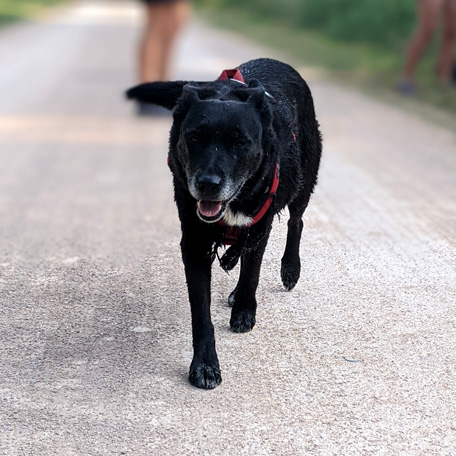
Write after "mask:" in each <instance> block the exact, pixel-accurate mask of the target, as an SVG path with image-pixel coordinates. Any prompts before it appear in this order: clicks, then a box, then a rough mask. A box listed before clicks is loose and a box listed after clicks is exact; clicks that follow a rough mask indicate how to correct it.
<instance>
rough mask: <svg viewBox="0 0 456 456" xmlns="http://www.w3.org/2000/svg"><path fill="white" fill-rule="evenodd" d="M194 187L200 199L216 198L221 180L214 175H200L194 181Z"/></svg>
mask: <svg viewBox="0 0 456 456" xmlns="http://www.w3.org/2000/svg"><path fill="white" fill-rule="evenodd" d="M196 187H197V189H198V191H199V192H200V193H201V196H202V197H206V198H211V197H217V195H218V193H219V191H220V188H221V187H222V179H221V178H220V177H219V176H217V175H216V174H202V175H201V176H200V177H199V178H198V180H197V181H196Z"/></svg>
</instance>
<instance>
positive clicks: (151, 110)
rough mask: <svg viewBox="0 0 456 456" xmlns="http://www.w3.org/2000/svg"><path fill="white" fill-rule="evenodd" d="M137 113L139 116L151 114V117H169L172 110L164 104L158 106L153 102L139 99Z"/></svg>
mask: <svg viewBox="0 0 456 456" xmlns="http://www.w3.org/2000/svg"><path fill="white" fill-rule="evenodd" d="M136 106H137V109H136V113H137V114H138V116H149V117H168V116H170V115H171V112H170V111H168V110H167V109H166V108H163V107H162V106H158V105H156V104H152V103H144V102H141V101H139V102H138V103H137V105H136Z"/></svg>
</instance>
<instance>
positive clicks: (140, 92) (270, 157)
mask: <svg viewBox="0 0 456 456" xmlns="http://www.w3.org/2000/svg"><path fill="white" fill-rule="evenodd" d="M238 69H239V70H240V72H241V74H242V75H243V77H244V80H245V82H246V85H245V86H243V85H241V84H239V83H238V82H235V81H232V80H229V81H220V80H217V81H213V82H204V83H201V82H200V83H194V82H188V81H174V82H154V83H146V84H142V85H140V86H137V87H134V88H132V89H130V90H129V91H128V92H127V96H128V97H129V98H133V99H137V100H140V101H143V102H150V103H155V104H158V105H161V106H164V107H165V108H167V109H170V110H173V113H174V114H173V116H174V123H173V126H172V128H171V133H170V147H169V166H170V168H171V171H172V173H173V178H174V191H175V200H176V204H177V208H178V212H179V218H180V221H181V227H182V242H181V248H182V258H183V262H184V266H185V274H186V278H187V285H188V293H189V298H190V305H191V314H192V328H193V349H194V357H193V361H192V363H191V366H190V376H189V379H190V382H191V383H192V384H193V385H195V386H197V387H200V388H214V387H215V386H216V385H218V384H219V383H220V382H221V381H222V378H221V375H220V368H219V361H218V358H217V353H216V350H215V339H214V327H213V325H212V322H211V315H210V293H211V265H212V262H213V260H214V256H215V252H216V251H217V248H218V247H219V246H220V245H221V244H222V243H223V240H224V236H225V234H226V231H227V225H235V226H236V225H239V224H241V225H242V224H244V225H246V224H247V223H248V221H249V220H250V219H249V218H248V217H253V216H254V215H255V214H256V213H257V212H258V210H259V209H260V207H261V206H262V204H263V201H264V200H265V198H267V195H268V192H269V188H270V186H271V184H272V181H273V178H274V170H275V167H276V164H280V183H279V187H278V189H277V192H276V195H275V198H274V201H273V204H272V205H271V207H270V208H269V209H268V211H267V212H266V214H265V216H264V217H263V218H262V219H261V220H260V221H258V223H256V224H254V225H252V226H250V227H246V226H244V227H243V228H241V230H240V231H241V232H240V235H239V238H238V240H237V241H236V242H235V244H234V245H232V246H231V247H230V248H228V250H227V251H226V252H225V253H224V255H223V256H222V258H220V263H221V265H222V267H223V268H224V269H226V270H230V269H232V268H233V267H234V266H235V265H236V263H237V261H238V259H239V258H241V270H240V275H239V281H238V284H237V286H236V288H235V290H234V291H233V292H232V293H231V295H230V297H229V303H230V304H231V305H232V306H233V308H232V313H231V320H230V325H231V329H232V330H233V331H234V332H246V331H250V330H251V329H252V328H253V326H254V324H255V314H256V307H257V303H256V298H255V293H256V289H257V286H258V281H259V276H260V267H261V261H262V258H263V253H264V250H265V248H266V244H267V242H268V237H269V232H270V230H271V225H272V221H273V218H274V215H275V214H277V213H279V212H280V211H281V210H282V209H283V208H284V207H285V206H288V208H289V213H290V219H289V221H288V235H287V242H286V247H285V252H284V255H283V257H282V266H281V276H282V282H283V285H284V286H285V288H286V289H288V290H291V289H292V288H293V287H294V286H295V285H296V282H297V281H298V279H299V276H300V270H301V264H300V258H299V244H300V238H301V231H302V227H303V223H302V220H301V219H302V215H303V213H304V211H305V209H306V207H307V204H308V202H309V198H310V196H311V194H312V192H313V189H314V186H315V184H316V182H317V174H318V168H319V164H320V156H321V135H320V132H319V127H318V122H317V120H316V118H315V112H314V106H313V101H312V96H311V94H310V91H309V88H308V86H307V84H306V83H305V81H304V80H303V79H302V78H301V76H300V75H299V74H298V73H297V72H296V71H295V70H294V69H293V68H291V67H290V66H289V65H286V64H284V63H281V62H278V61H275V60H270V59H258V60H252V61H249V62H247V63H244V64H242V65H241V66H239V67H238ZM222 219H223V220H224V221H225V223H224V224H223V225H222V224H220V223H215V222H217V221H219V220H222Z"/></svg>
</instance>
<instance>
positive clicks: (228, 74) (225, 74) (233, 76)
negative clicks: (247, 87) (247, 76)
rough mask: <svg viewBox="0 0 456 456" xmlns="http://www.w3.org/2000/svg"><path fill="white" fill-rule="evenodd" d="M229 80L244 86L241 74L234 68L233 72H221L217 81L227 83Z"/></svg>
mask: <svg viewBox="0 0 456 456" xmlns="http://www.w3.org/2000/svg"><path fill="white" fill-rule="evenodd" d="M229 79H234V80H235V81H237V82H241V83H242V84H245V81H244V78H243V77H242V74H241V72H240V71H239V70H238V69H237V68H235V69H234V70H223V71H222V74H221V75H220V76H219V77H218V79H217V80H218V81H228V80H229Z"/></svg>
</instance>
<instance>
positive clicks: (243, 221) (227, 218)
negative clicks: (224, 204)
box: [223, 208, 253, 226]
mask: <svg viewBox="0 0 456 456" xmlns="http://www.w3.org/2000/svg"><path fill="white" fill-rule="evenodd" d="M223 221H224V222H225V223H226V224H227V225H228V226H248V225H250V224H251V223H252V221H253V218H252V217H249V216H247V215H245V214H244V213H242V212H236V213H233V212H232V211H231V209H230V208H228V209H227V211H226V212H225V215H224V216H223Z"/></svg>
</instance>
